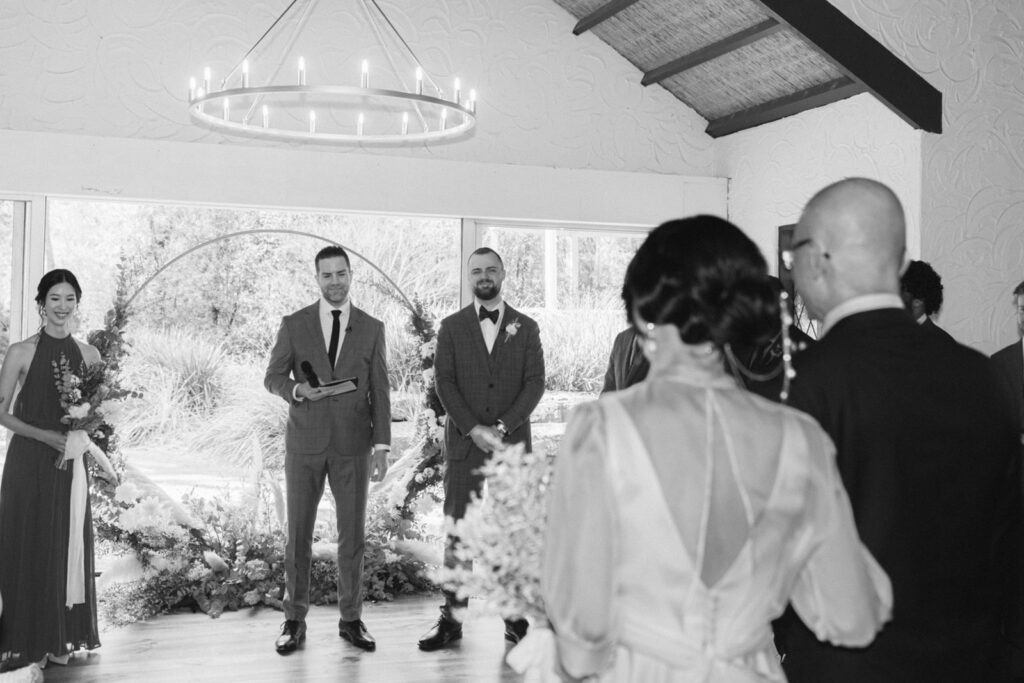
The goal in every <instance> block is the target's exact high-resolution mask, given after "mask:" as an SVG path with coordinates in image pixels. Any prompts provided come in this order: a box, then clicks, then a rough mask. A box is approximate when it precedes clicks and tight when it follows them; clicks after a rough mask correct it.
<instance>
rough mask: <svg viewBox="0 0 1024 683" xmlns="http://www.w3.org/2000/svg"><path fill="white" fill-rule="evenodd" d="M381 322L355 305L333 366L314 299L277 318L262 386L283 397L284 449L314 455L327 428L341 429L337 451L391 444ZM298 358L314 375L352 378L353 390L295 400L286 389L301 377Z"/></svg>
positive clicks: (327, 434) (326, 442)
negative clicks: (342, 443) (278, 323)
mask: <svg viewBox="0 0 1024 683" xmlns="http://www.w3.org/2000/svg"><path fill="white" fill-rule="evenodd" d="M386 355H387V354H386V345H385V342H384V323H382V322H381V321H379V320H377V319H376V318H373V317H370V316H369V315H367V314H366V313H364V312H363V311H361V310H360V309H358V308H356V307H355V306H353V307H352V312H351V314H350V315H349V326H348V328H346V333H345V340H344V341H343V342H342V345H341V349H340V350H339V351H338V358H337V362H336V364H335V366H334V367H333V368H332V367H330V361H329V360H328V358H327V349H326V348H325V347H324V337H323V332H322V330H321V328H320V317H319V302H317V303H314V304H313V305H312V306H307V307H306V308H303V309H301V310H299V311H297V312H295V313H292V314H291V315H287V316H285V317H284V319H283V320H282V321H281V329H280V330H279V331H278V333H277V342H276V343H275V344H274V348H273V350H272V351H271V352H270V362H269V363H268V365H267V373H266V376H265V377H264V379H263V385H264V386H265V387H266V388H267V391H269V392H271V393H272V394H277V395H278V396H280V397H281V398H283V399H284V400H286V401H288V403H289V408H288V426H287V428H286V430H285V448H286V450H287V451H288V452H289V453H298V454H316V453H320V452H322V451H323V450H324V449H325V448H327V446H328V445H329V444H330V441H331V432H332V430H333V429H338V430H341V433H342V434H344V441H345V444H346V446H345V449H344V451H343V453H342V455H348V456H356V455H365V454H367V453H369V452H370V449H371V448H372V446H373V444H389V443H391V398H390V394H389V387H388V372H387V361H386ZM302 361H309V363H310V364H311V365H312V366H313V371H314V372H316V375H317V377H319V378H320V379H321V380H324V381H326V380H327V378H332V379H342V378H346V377H355V378H356V379H357V380H358V383H359V385H358V387H357V388H356V390H355V391H353V392H350V393H347V394H341V395H339V396H331V397H329V398H325V399H321V400H319V401H295V400H293V399H292V390H293V389H294V388H295V385H296V384H301V383H302V382H304V381H305V376H304V375H303V373H302Z"/></svg>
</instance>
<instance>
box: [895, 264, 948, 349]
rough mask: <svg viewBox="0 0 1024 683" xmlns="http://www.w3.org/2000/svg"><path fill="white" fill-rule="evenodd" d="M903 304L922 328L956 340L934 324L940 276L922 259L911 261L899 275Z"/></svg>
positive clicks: (944, 337) (940, 302) (940, 296)
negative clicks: (933, 318)
mask: <svg viewBox="0 0 1024 683" xmlns="http://www.w3.org/2000/svg"><path fill="white" fill-rule="evenodd" d="M900 298H901V299H903V306H904V308H906V309H907V312H908V313H910V315H911V317H913V318H914V320H916V321H917V324H918V325H920V326H921V327H922V328H923V329H925V330H927V331H928V332H931V333H933V334H935V335H938V336H939V337H941V338H943V339H945V340H947V341H956V340H955V339H953V337H952V336H951V335H950V334H949V332H946V331H945V330H944V329H942V328H941V327H939V326H938V325H936V324H935V321H933V320H932V316H933V315H935V314H936V313H938V312H939V309H940V308H942V278H940V277H939V274H938V273H936V272H935V269H933V268H932V267H931V266H930V265H929V264H927V263H925V262H924V261H911V262H910V263H909V264H907V269H906V270H904V271H903V275H902V276H901V277H900Z"/></svg>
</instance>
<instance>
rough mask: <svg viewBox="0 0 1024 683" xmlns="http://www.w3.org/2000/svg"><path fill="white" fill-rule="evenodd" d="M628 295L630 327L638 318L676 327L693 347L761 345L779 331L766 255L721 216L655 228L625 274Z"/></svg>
mask: <svg viewBox="0 0 1024 683" xmlns="http://www.w3.org/2000/svg"><path fill="white" fill-rule="evenodd" d="M622 298H623V300H624V301H625V303H626V314H627V315H628V316H629V322H630V324H635V320H634V314H636V316H639V317H640V318H641V319H642V320H643V321H646V322H649V323H654V324H656V325H675V326H676V327H678V328H679V336H680V337H681V338H682V340H683V341H684V342H685V343H687V344H701V343H704V342H709V341H710V342H711V343H712V344H714V345H715V346H716V347H718V348H720V349H721V348H724V347H725V345H726V344H743V345H757V344H760V343H761V342H764V341H767V340H768V339H770V338H771V337H772V335H773V334H774V333H775V331H777V330H778V327H779V301H778V298H777V294H776V293H775V291H774V289H773V288H772V285H771V282H770V281H769V279H768V267H767V265H766V264H765V260H764V257H763V256H762V255H761V252H760V251H759V250H758V248H757V245H755V244H754V242H753V241H751V239H750V238H749V237H747V236H746V235H744V234H743V232H742V231H741V230H740V229H739V228H737V227H736V226H735V225H733V224H732V223H730V222H729V221H726V220H723V219H721V218H717V217H715V216H694V217H692V218H683V219H680V220H674V221H669V222H668V223H663V224H662V225H659V226H658V227H657V228H655V229H654V230H652V231H651V232H650V234H649V235H648V236H647V239H646V240H645V241H644V243H643V244H642V245H641V246H640V249H639V250H637V252H636V255H635V256H634V257H633V260H632V261H631V262H630V264H629V268H627V270H626V281H625V284H624V285H623V287H622ZM640 332H641V333H643V330H640Z"/></svg>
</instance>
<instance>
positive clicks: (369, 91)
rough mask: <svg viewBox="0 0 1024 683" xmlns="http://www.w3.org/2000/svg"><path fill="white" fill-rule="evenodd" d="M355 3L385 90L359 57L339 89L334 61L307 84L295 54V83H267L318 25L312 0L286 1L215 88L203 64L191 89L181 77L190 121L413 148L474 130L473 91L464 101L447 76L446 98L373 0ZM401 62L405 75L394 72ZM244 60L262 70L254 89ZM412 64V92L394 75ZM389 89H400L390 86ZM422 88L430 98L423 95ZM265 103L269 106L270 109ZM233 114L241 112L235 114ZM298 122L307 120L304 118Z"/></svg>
mask: <svg viewBox="0 0 1024 683" xmlns="http://www.w3.org/2000/svg"><path fill="white" fill-rule="evenodd" d="M350 1H353V0H350ZM358 1H359V2H361V4H362V5H363V7H364V8H365V9H366V12H367V19H368V21H369V28H370V29H371V30H370V32H369V33H372V34H375V35H376V36H377V39H378V42H379V47H380V48H381V49H382V50H383V53H384V55H385V56H386V60H385V63H386V64H389V65H390V66H391V69H392V74H391V77H390V78H389V77H388V75H387V73H386V72H385V76H384V78H382V79H380V76H379V75H377V74H375V76H374V79H375V81H376V83H377V84H378V85H386V86H388V87H386V88H379V87H378V88H371V87H370V67H369V61H368V60H367V59H363V60H362V69H361V73H360V77H359V87H355V86H354V85H343V84H342V83H345V81H346V80H347V79H346V78H345V77H344V76H342V77H341V79H339V78H338V75H339V74H338V73H337V67H338V64H337V62H335V61H334V60H326V61H323V62H320V63H319V66H320V67H322V69H321V70H319V71H318V73H317V78H318V79H322V80H320V82H319V83H318V84H316V85H310V84H308V83H307V82H306V77H307V71H306V61H305V58H304V57H303V56H302V55H301V54H294V55H292V56H293V57H295V56H297V57H298V60H297V67H298V69H297V71H296V72H293V73H295V80H293V81H291V83H288V82H287V81H285V82H280V81H277V82H275V80H276V79H277V78H278V76H279V74H280V73H281V72H282V71H283V70H285V64H286V62H287V61H290V60H288V59H287V57H288V55H289V54H290V53H292V51H293V48H294V47H295V45H296V42H297V40H298V36H299V34H300V33H301V32H302V31H303V29H304V28H305V27H306V26H307V24H310V23H312V24H313V25H317V26H321V25H322V24H321V23H320V22H311V20H310V16H311V14H312V12H313V9H314V7H315V6H316V5H317V4H318V0H290V2H289V3H288V5H287V7H285V8H284V11H282V12H281V14H279V15H278V16H277V18H276V19H274V21H273V22H272V23H271V24H270V26H269V27H268V28H267V29H266V30H265V31H264V32H263V34H262V35H261V36H260V37H259V38H258V39H257V40H256V42H255V43H253V45H252V46H251V47H250V48H249V49H248V50H246V52H245V53H244V55H243V56H242V58H241V60H240V61H239V62H238V63H237V64H236V65H235V66H234V68H232V69H231V70H230V71H228V73H227V74H226V75H225V76H224V77H223V78H222V79H220V86H219V88H217V87H214V86H213V79H212V77H211V76H212V74H211V69H210V67H206V68H205V69H204V70H203V78H202V85H201V87H197V82H196V79H195V78H191V79H190V80H189V87H188V108H189V113H190V115H191V117H192V118H193V119H195V120H196V121H198V122H200V123H203V124H205V125H207V126H209V127H211V128H215V129H221V130H228V131H231V132H236V133H240V134H242V135H244V136H246V137H254V138H259V137H268V138H276V139H282V140H295V141H312V142H336V143H349V144H396V145H403V144H410V143H412V144H416V143H421V142H436V141H439V140H450V139H452V138H457V137H460V136H463V135H464V134H465V133H467V132H469V130H470V129H472V128H473V127H474V126H475V125H476V107H477V101H476V90H474V89H469V90H468V94H469V97H468V98H467V99H465V100H464V99H463V97H462V95H463V93H464V92H465V91H463V90H462V86H461V80H460V79H459V78H454V79H453V87H452V90H451V91H449V92H450V93H451V97H450V98H448V97H446V93H445V92H444V91H442V89H441V88H440V87H439V86H438V85H437V83H436V82H434V80H433V79H432V78H431V77H430V75H429V74H428V73H427V70H426V69H424V68H423V65H422V63H421V62H420V60H419V58H418V57H417V56H416V54H415V53H414V52H413V50H412V48H411V47H410V46H409V43H408V42H406V40H405V38H403V37H402V34H401V33H399V32H398V28H397V27H396V26H395V24H394V23H393V22H392V21H391V19H390V18H389V17H388V16H387V14H386V13H385V12H384V10H383V8H382V7H381V6H380V4H379V3H378V2H377V0H358ZM286 17H287V18H288V20H286ZM286 26H290V27H291V28H292V29H293V30H292V33H291V37H290V38H289V39H288V40H287V41H286V46H285V48H284V50H283V53H282V54H281V56H280V57H278V58H276V59H274V58H272V57H271V55H270V52H269V51H270V50H271V49H272V44H273V43H275V41H276V40H277V39H278V38H279V37H281V36H282V35H283V34H284V33H286ZM395 44H397V45H399V46H400V49H399V51H398V53H397V54H396V53H394V52H392V50H391V49H390V48H389V45H395ZM364 49H365V48H364ZM403 57H405V58H406V64H407V66H408V67H409V69H408V71H406V70H405V69H401V68H398V67H397V63H398V61H400V60H401V58H403ZM250 59H258V60H259V61H261V62H262V64H263V66H264V67H265V66H266V65H267V64H269V65H270V68H263V69H260V71H261V73H262V75H263V76H262V77H263V78H264V79H265V80H263V81H261V85H258V86H250ZM293 63H295V62H293ZM412 67H415V81H414V84H413V85H412V87H407V86H406V82H407V81H406V78H405V77H403V76H402V74H403V73H404V74H405V75H406V76H410V75H412V73H413V68H412ZM378 74H379V72H378ZM378 79H380V80H378ZM339 80H340V81H341V82H340V83H339ZM229 83H230V84H231V86H233V87H229V86H228V84H229ZM394 85H397V86H398V87H399V88H403V89H393V86H394ZM424 88H428V89H429V92H431V93H432V94H431V95H425V94H424ZM267 103H270V104H273V105H275V106H274V110H273V111H272V110H271V108H270V107H269V106H268V104H267ZM240 111H241V112H243V113H242V114H238V113H237V112H240ZM306 117H308V121H307V120H304V119H306ZM398 117H400V118H398Z"/></svg>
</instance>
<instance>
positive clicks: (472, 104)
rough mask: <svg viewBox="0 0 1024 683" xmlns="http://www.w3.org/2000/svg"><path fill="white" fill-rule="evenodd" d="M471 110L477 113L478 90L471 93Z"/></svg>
mask: <svg viewBox="0 0 1024 683" xmlns="http://www.w3.org/2000/svg"><path fill="white" fill-rule="evenodd" d="M469 110H470V111H471V112H473V113H474V114H475V113H476V90H470V91H469Z"/></svg>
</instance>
